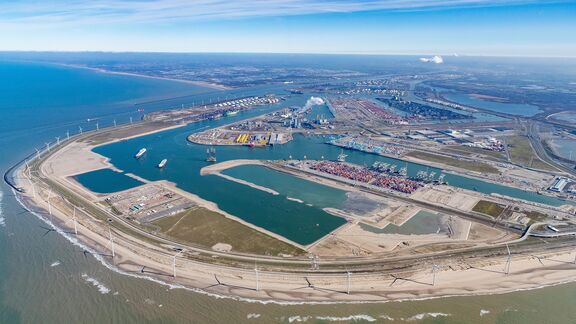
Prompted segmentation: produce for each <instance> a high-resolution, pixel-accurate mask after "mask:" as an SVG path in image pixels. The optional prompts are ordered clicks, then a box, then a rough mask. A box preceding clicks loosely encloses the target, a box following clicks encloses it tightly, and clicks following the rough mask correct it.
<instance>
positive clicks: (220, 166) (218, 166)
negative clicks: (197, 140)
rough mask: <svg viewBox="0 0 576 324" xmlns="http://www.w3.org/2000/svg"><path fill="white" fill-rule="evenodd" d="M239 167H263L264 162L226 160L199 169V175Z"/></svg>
mask: <svg viewBox="0 0 576 324" xmlns="http://www.w3.org/2000/svg"><path fill="white" fill-rule="evenodd" d="M241 165H264V162H262V161H260V160H246V159H238V160H228V161H224V162H220V163H215V164H212V165H209V166H206V167H203V168H202V169H200V175H207V174H213V173H217V172H221V171H224V170H226V169H231V168H234V167H237V166H241Z"/></svg>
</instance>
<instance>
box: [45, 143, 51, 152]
mask: <svg viewBox="0 0 576 324" xmlns="http://www.w3.org/2000/svg"><path fill="white" fill-rule="evenodd" d="M44 144H46V150H47V151H48V152H50V143H44Z"/></svg>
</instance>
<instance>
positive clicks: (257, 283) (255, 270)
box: [254, 264, 260, 291]
mask: <svg viewBox="0 0 576 324" xmlns="http://www.w3.org/2000/svg"><path fill="white" fill-rule="evenodd" d="M254 274H255V275H256V291H260V273H259V272H258V266H257V265H256V264H255V265H254Z"/></svg>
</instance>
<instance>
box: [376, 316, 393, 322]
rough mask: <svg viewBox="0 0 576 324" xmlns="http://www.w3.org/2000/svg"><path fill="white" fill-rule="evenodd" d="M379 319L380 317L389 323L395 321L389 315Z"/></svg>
mask: <svg viewBox="0 0 576 324" xmlns="http://www.w3.org/2000/svg"><path fill="white" fill-rule="evenodd" d="M378 317H380V318H381V319H385V320H387V321H393V320H394V318H393V317H390V316H388V315H380V316H378Z"/></svg>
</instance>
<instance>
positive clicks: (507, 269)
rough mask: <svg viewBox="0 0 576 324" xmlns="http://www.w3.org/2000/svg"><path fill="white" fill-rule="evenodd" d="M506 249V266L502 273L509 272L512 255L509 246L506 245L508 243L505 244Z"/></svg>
mask: <svg viewBox="0 0 576 324" xmlns="http://www.w3.org/2000/svg"><path fill="white" fill-rule="evenodd" d="M506 250H507V251H508V260H506V267H505V268H504V273H505V274H509V273H510V263H511V262H512V255H510V248H509V247H508V244H506Z"/></svg>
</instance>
